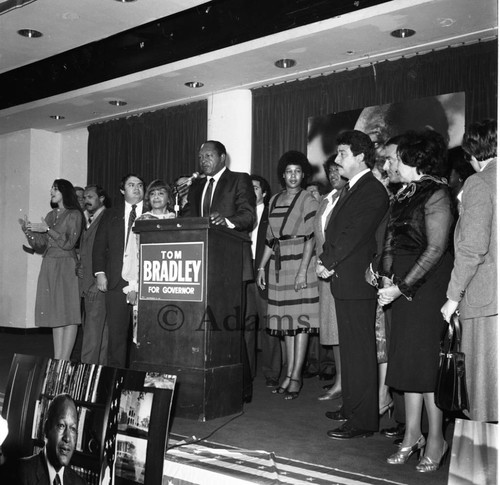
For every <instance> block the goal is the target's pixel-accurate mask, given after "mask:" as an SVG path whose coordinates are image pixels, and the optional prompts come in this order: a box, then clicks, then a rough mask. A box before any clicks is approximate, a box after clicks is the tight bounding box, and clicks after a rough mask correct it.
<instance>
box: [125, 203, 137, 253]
mask: <svg viewBox="0 0 500 485" xmlns="http://www.w3.org/2000/svg"><path fill="white" fill-rule="evenodd" d="M136 207H137V205H136V204H134V205H133V206H132V210H131V211H130V215H129V216H128V229H127V241H126V243H125V246H127V243H128V237H129V235H130V229H132V226H133V224H134V221H135V218H136V217H137V213H136V212H135V209H136Z"/></svg>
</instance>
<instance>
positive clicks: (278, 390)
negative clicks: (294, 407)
mask: <svg viewBox="0 0 500 485" xmlns="http://www.w3.org/2000/svg"><path fill="white" fill-rule="evenodd" d="M287 379H288V380H289V381H291V380H292V376H286V377H285V378H284V379H283V382H285V381H286V380H287ZM283 382H282V383H281V384H280V385H279V386H278V387H275V388H274V389H273V390H272V391H271V392H272V393H273V394H285V392H286V389H287V387H288V386H289V385H290V383H288V386H286V387H283Z"/></svg>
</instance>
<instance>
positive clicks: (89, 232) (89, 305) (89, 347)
mask: <svg viewBox="0 0 500 485" xmlns="http://www.w3.org/2000/svg"><path fill="white" fill-rule="evenodd" d="M83 198H84V201H85V212H84V214H85V231H83V232H82V236H81V238H80V260H79V263H78V266H77V273H76V274H77V275H78V278H79V280H78V283H79V285H80V295H81V296H82V298H83V305H84V310H85V319H84V323H83V341H82V351H81V361H82V362H85V363H86V364H101V365H106V364H107V357H108V355H107V353H108V326H107V323H106V297H105V293H103V292H102V291H99V289H98V288H97V282H96V277H95V276H94V271H93V268H92V249H93V247H94V240H95V235H96V233H97V228H98V227H99V224H100V222H101V220H102V216H103V215H104V211H105V210H106V207H105V203H106V201H107V195H106V192H105V191H104V189H103V188H102V187H101V186H99V185H88V186H87V187H85V191H84V193H83Z"/></svg>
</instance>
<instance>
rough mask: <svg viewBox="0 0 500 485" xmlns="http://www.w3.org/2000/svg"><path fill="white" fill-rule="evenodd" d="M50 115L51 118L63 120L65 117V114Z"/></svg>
mask: <svg viewBox="0 0 500 485" xmlns="http://www.w3.org/2000/svg"><path fill="white" fill-rule="evenodd" d="M50 117H51V118H52V119H53V120H64V119H65V118H66V116H61V115H50Z"/></svg>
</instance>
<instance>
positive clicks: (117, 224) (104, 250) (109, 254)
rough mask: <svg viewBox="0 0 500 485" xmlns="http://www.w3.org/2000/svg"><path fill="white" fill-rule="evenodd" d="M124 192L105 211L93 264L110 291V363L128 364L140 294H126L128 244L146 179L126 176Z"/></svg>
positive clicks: (101, 285)
mask: <svg viewBox="0 0 500 485" xmlns="http://www.w3.org/2000/svg"><path fill="white" fill-rule="evenodd" d="M120 192H121V193H122V194H123V196H124V204H120V205H118V206H116V207H112V208H111V209H108V210H106V211H105V213H104V214H103V217H102V219H101V222H100V224H99V227H98V228H97V233H96V235H95V240H94V248H93V251H92V265H93V268H94V269H93V271H94V275H95V276H96V281H97V288H98V289H99V290H100V291H102V292H103V293H106V319H107V323H108V365H109V366H111V367H126V365H127V350H128V343H129V331H130V327H131V325H130V322H131V317H132V305H133V304H134V303H135V300H136V298H137V295H136V293H135V292H134V291H132V292H130V293H128V294H124V292H123V289H124V288H125V287H126V286H128V281H125V280H124V279H123V277H122V270H123V262H124V258H125V257H127V254H126V247H127V243H128V241H129V238H130V237H134V233H133V232H132V225H133V223H134V221H135V219H136V218H137V217H139V216H140V215H141V214H142V212H143V210H142V207H143V198H144V181H143V180H142V179H141V178H140V177H139V176H137V175H135V174H127V175H125V177H123V179H122V182H121V185H120Z"/></svg>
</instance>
